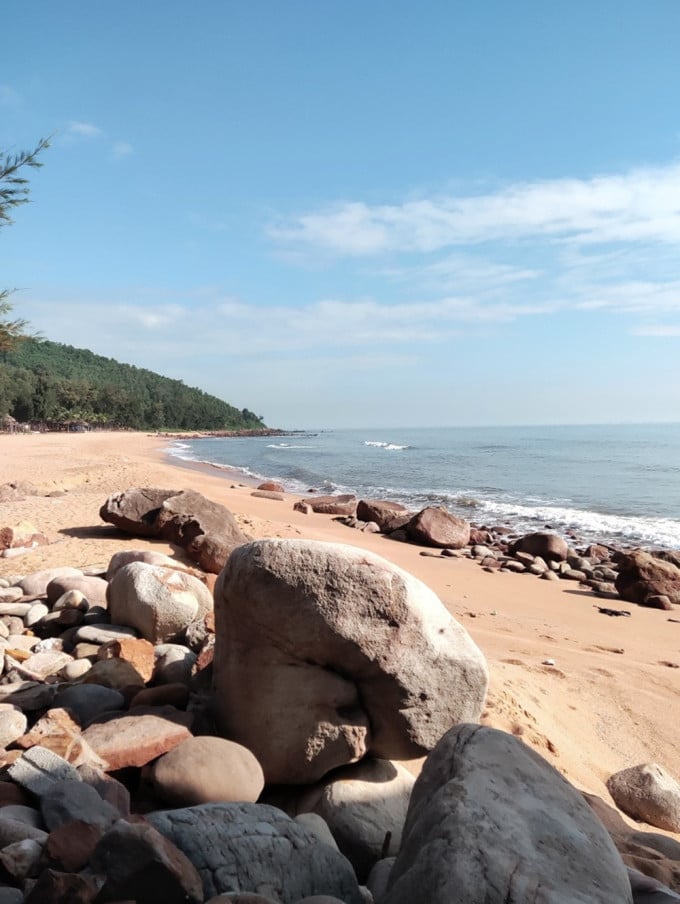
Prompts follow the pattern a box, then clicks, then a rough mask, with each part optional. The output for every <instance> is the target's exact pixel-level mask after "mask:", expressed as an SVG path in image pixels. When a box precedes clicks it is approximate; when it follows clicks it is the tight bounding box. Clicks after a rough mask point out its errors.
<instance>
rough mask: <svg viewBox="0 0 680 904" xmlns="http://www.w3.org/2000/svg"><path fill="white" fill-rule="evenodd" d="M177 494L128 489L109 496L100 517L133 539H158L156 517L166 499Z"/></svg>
mask: <svg viewBox="0 0 680 904" xmlns="http://www.w3.org/2000/svg"><path fill="white" fill-rule="evenodd" d="M176 494H177V490H160V489H157V488H154V487H130V488H129V489H127V490H122V491H120V492H118V493H113V494H112V495H111V496H109V498H108V499H107V500H106V502H105V503H104V505H103V506H102V507H101V508H100V509H99V517H100V518H101V519H102V521H107V522H108V523H109V524H113V525H115V526H116V527H118V528H119V529H120V530H123V531H125V532H126V533H128V534H134V536H136V537H158V536H159V531H158V527H157V526H156V516H157V515H158V512H159V510H160V507H161V505H162V504H163V503H164V502H165V500H166V499H169V498H170V496H175V495H176Z"/></svg>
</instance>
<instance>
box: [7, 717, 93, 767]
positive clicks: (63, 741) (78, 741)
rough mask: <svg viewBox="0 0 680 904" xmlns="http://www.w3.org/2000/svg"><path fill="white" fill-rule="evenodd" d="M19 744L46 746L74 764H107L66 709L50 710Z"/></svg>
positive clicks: (26, 746)
mask: <svg viewBox="0 0 680 904" xmlns="http://www.w3.org/2000/svg"><path fill="white" fill-rule="evenodd" d="M16 743H17V745H18V746H21V747H23V748H30V747H36V746H40V747H44V748H46V749H47V750H51V751H52V753H56V754H57V755H58V756H60V757H63V758H64V759H65V760H66V761H67V762H69V763H71V765H73V766H79V765H81V764H82V763H89V764H90V765H93V766H95V765H97V766H106V763H104V762H103V760H101V758H100V757H98V756H97V754H96V753H95V752H94V750H92V748H91V747H90V746H89V745H88V744H87V742H86V741H84V740H83V738H82V736H81V733H80V727H79V725H78V723H77V722H75V721H74V720H73V719H72V718H71V716H70V714H69V713H68V712H67V710H65V709H59V708H53V709H50V710H48V711H47V712H46V713H45V715H44V716H42V717H41V718H40V719H38V721H37V722H36V723H35V725H34V726H33V728H32V729H31V730H30V731H29V732H28V734H25V735H24V736H23V737H21V738H18V740H17V742H16Z"/></svg>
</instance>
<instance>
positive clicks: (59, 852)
mask: <svg viewBox="0 0 680 904" xmlns="http://www.w3.org/2000/svg"><path fill="white" fill-rule="evenodd" d="M102 835H103V830H102V829H101V828H99V827H98V826H94V825H90V824H89V823H87V822H83V821H82V820H80V819H77V820H73V821H72V822H65V823H64V824H63V825H60V826H58V827H57V828H56V829H53V830H52V831H51V832H50V836H49V838H48V839H47V844H46V845H45V851H46V853H47V856H48V857H49V859H50V861H51V862H52V865H53V866H55V867H56V868H57V869H60V870H64V872H67V873H77V872H78V871H79V870H81V869H83V867H84V866H86V865H87V861H88V860H89V859H90V857H91V856H92V853H93V851H94V849H95V848H96V846H97V843H98V841H99V839H100V838H101V837H102Z"/></svg>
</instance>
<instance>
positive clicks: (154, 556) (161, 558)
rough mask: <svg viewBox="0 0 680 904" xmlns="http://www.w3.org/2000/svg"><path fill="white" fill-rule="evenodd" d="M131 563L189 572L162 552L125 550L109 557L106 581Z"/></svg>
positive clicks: (184, 566)
mask: <svg viewBox="0 0 680 904" xmlns="http://www.w3.org/2000/svg"><path fill="white" fill-rule="evenodd" d="M132 562H143V563H144V564H145V565H160V566H161V567H162V568H173V569H176V570H178V571H189V569H188V568H187V567H186V565H183V564H182V563H181V562H179V561H178V560H177V559H173V558H171V556H166V555H165V554H164V553H162V552H154V550H152V549H127V550H125V551H123V552H117V553H114V554H113V555H112V556H111V560H110V561H109V564H108V567H107V569H106V580H107V581H110V580H111V578H112V577H113V576H114V574H115V573H116V572H117V571H118V569H119V568H122V567H123V565H130V563H132Z"/></svg>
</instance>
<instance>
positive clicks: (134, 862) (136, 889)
mask: <svg viewBox="0 0 680 904" xmlns="http://www.w3.org/2000/svg"><path fill="white" fill-rule="evenodd" d="M90 867H91V869H92V870H93V871H94V872H95V873H100V874H102V875H104V876H106V879H105V882H104V885H103V886H102V889H101V892H100V896H99V899H98V900H100V901H116V900H123V899H126V898H128V899H132V900H134V901H136V904H158V902H159V901H162V902H163V904H191V902H195V904H201V902H203V900H204V896H203V888H202V885H201V877H200V876H199V874H198V872H197V871H196V869H195V868H194V866H193V864H192V863H191V861H190V860H189V859H188V858H187V857H186V856H185V854H183V853H182V851H181V850H178V848H177V847H176V846H175V845H174V844H172V843H171V842H170V841H169V840H168V839H167V838H166V837H164V836H163V835H162V834H161V833H160V832H158V831H157V830H156V829H155V828H154V827H153V826H151V825H148V824H146V823H145V822H134V823H132V822H126V821H125V820H123V819H120V820H119V821H118V822H117V823H116V824H115V825H114V826H113V827H112V828H111V829H109V831H108V832H106V834H105V835H104V836H103V837H102V839H101V840H100V842H99V844H98V845H97V847H96V848H95V851H94V853H93V855H92V857H91V858H90Z"/></svg>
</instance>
